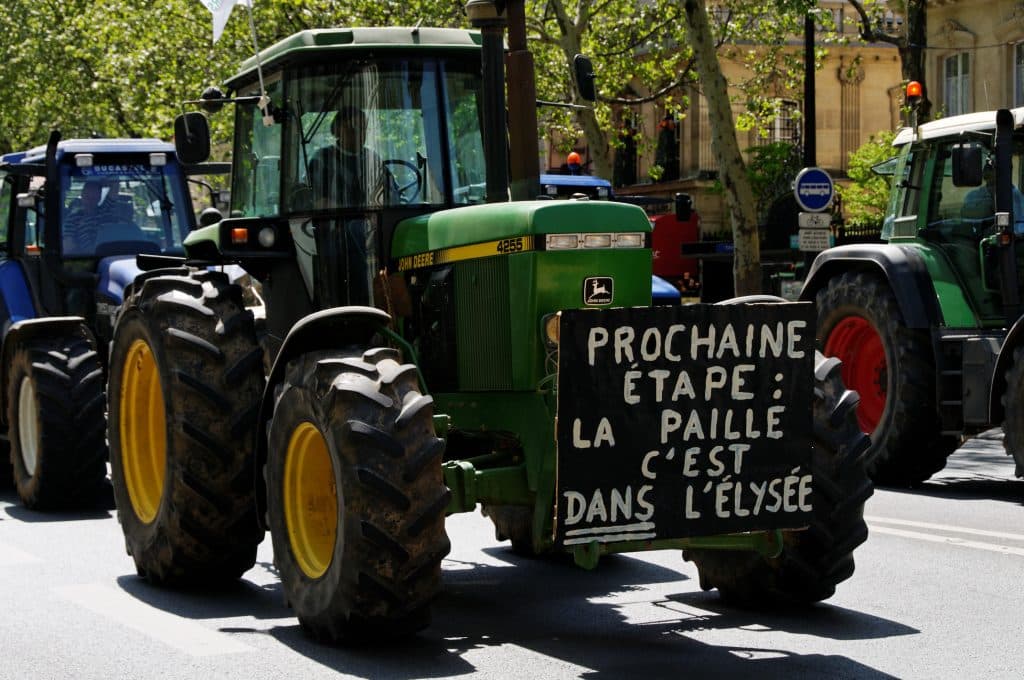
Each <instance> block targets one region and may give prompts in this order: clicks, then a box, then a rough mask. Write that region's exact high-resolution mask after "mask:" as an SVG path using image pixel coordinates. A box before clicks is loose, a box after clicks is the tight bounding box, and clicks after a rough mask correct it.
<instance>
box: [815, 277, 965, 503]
mask: <svg viewBox="0 0 1024 680" xmlns="http://www.w3.org/2000/svg"><path fill="white" fill-rule="evenodd" d="M817 307H818V330H817V338H818V342H819V344H820V347H821V348H822V352H823V353H824V354H825V355H826V356H834V357H836V358H838V359H839V360H840V361H842V362H843V382H844V383H845V384H846V386H847V387H848V388H850V389H851V390H856V391H857V392H858V393H859V394H860V406H859V407H858V409H857V419H858V421H859V423H860V427H861V429H862V430H863V431H864V432H867V433H868V434H869V435H871V449H870V452H869V453H868V474H870V475H871V477H872V479H874V480H875V482H876V483H879V484H892V485H896V486H912V485H915V484H919V483H921V482H923V481H925V480H927V479H928V478H929V477H931V476H932V475H933V474H935V473H936V472H938V471H939V470H941V469H942V468H943V467H945V466H946V459H947V458H948V457H949V455H950V454H951V453H953V451H955V450H956V447H957V443H958V442H957V438H956V437H951V436H949V435H942V434H940V429H941V427H940V423H939V415H938V408H937V405H936V392H935V359H934V356H933V353H932V346H931V340H930V338H929V336H928V334H927V332H925V331H923V330H919V329H911V328H907V326H906V324H905V323H904V321H903V315H902V314H901V313H900V309H899V304H898V303H897V302H896V296H895V295H894V294H893V292H892V290H891V289H890V288H889V285H888V284H887V283H886V282H885V281H883V280H881V279H880V278H879V277H877V276H874V275H872V274H868V273H863V272H860V273H858V272H846V273H844V274H842V275H840V276H837V277H835V278H833V279H831V280H830V281H829V282H828V286H827V287H825V288H823V289H821V290H820V291H818V295H817Z"/></svg>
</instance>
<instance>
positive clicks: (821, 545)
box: [683, 353, 874, 606]
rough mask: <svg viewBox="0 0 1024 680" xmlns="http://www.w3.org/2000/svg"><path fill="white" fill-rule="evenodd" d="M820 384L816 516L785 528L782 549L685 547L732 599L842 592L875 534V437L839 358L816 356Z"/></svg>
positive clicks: (709, 582)
mask: <svg viewBox="0 0 1024 680" xmlns="http://www.w3.org/2000/svg"><path fill="white" fill-rule="evenodd" d="M814 376H815V387H814V446H813V453H812V460H811V468H812V470H811V471H812V474H813V475H814V489H815V500H814V518H813V520H812V522H811V525H810V527H808V528H807V529H805V530H803V531H786V532H783V544H782V553H781V554H780V555H779V556H777V557H774V558H766V557H763V556H761V555H759V554H758V553H754V552H740V551H728V550H686V551H684V552H683V556H684V558H685V559H687V560H691V561H693V562H694V563H695V564H696V565H697V570H698V572H699V574H700V585H701V588H703V589H704V590H710V589H712V588H717V589H718V591H719V593H721V595H722V598H723V599H724V600H726V601H728V602H731V603H734V604H737V605H745V606H760V605H763V604H809V603H813V602H820V601H821V600H825V599H827V598H829V597H831V596H832V595H833V594H834V593H835V589H836V585H837V584H839V583H840V582H842V581H844V580H846V579H847V578H849V577H850V576H851V575H852V574H853V568H854V563H853V550H854V548H856V547H857V546H858V545H860V544H861V543H863V542H864V541H865V540H866V539H867V537H868V528H867V525H866V524H865V522H864V503H865V501H867V499H868V498H869V497H870V496H871V494H872V492H873V490H874V489H873V487H872V485H871V480H870V479H869V478H868V476H867V472H866V470H865V458H866V453H867V451H868V447H869V440H868V437H867V436H866V435H865V434H864V433H863V432H861V431H860V428H859V427H858V425H857V419H856V409H857V402H858V400H857V396H856V393H854V392H851V391H849V390H847V389H846V388H845V387H844V386H843V382H842V379H841V377H840V362H839V361H838V360H837V359H834V358H830V359H826V358H825V357H824V356H822V355H821V354H820V353H816V360H815V370H814Z"/></svg>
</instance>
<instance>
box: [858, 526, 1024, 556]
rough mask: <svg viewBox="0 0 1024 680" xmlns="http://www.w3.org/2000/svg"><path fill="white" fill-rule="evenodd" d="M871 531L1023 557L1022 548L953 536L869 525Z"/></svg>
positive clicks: (1023, 549) (1023, 551)
mask: <svg viewBox="0 0 1024 680" xmlns="http://www.w3.org/2000/svg"><path fill="white" fill-rule="evenodd" d="M871 531H872V532H873V533H876V534H888V535H890V536H900V537H902V538H913V539H917V540H919V541H929V542H931V543H945V544H947V545H954V546H956V547H958V548H973V549H975V550H987V551H989V552H995V553H1001V554H1003V555H1017V556H1019V557H1024V548H1015V547H1013V546H1009V545H999V544H998V543H983V542H982V541H967V540H964V539H962V538H955V537H953V536H939V535H938V534H926V533H922V532H920V531H904V530H903V529H892V528H890V527H881V526H878V525H875V524H873V525H871Z"/></svg>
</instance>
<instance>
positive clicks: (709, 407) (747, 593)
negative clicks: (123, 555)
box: [108, 6, 871, 641]
mask: <svg viewBox="0 0 1024 680" xmlns="http://www.w3.org/2000/svg"><path fill="white" fill-rule="evenodd" d="M493 9H494V8H493V6H492V7H491V10H492V15H493ZM495 20H496V21H500V17H499V18H497V19H495ZM491 29H493V24H488V26H487V27H485V28H484V30H483V31H481V32H477V31H464V30H454V29H433V28H424V27H415V28H339V29H328V30H310V31H303V32H301V33H298V34H296V35H293V36H291V37H289V38H286V39H284V40H283V41H281V42H279V43H277V44H275V45H273V46H271V47H268V48H266V49H265V50H263V51H262V53H260V54H259V55H258V59H255V58H254V59H252V60H251V61H249V62H247V63H245V64H244V65H243V67H242V69H241V71H240V72H239V73H238V74H237V75H235V76H234V77H233V78H231V79H229V80H228V81H227V83H226V85H227V90H228V93H229V94H230V95H231V96H227V95H224V94H218V93H214V92H208V93H207V95H206V97H204V99H203V100H202V102H201V103H202V105H203V106H204V107H205V108H207V109H215V108H217V107H218V106H220V105H223V104H225V103H231V104H232V105H233V107H234V115H235V119H234V125H235V136H234V139H235V143H234V151H233V157H232V164H233V165H232V187H231V208H230V216H229V217H228V218H227V219H224V220H223V221H221V222H220V223H219V224H215V225H212V226H209V227H206V228H201V229H199V230H197V231H195V232H194V233H192V234H191V235H190V236H189V237H188V239H187V240H186V244H185V247H186V257H185V258H184V259H182V260H181V261H180V262H178V263H170V262H168V260H166V259H163V258H154V257H152V256H140V257H139V264H140V266H142V267H143V268H145V269H147V270H148V271H146V272H145V273H143V274H141V275H140V276H139V277H138V278H137V279H136V280H135V282H134V283H133V284H132V286H131V287H130V290H129V291H128V294H127V296H126V300H125V304H124V305H123V307H122V308H121V311H120V314H119V317H118V320H117V325H116V328H115V332H114V340H113V345H112V350H111V358H110V361H111V373H110V381H109V389H108V392H109V396H110V405H109V412H110V418H109V438H110V446H111V464H112V468H113V481H114V490H115V497H116V501H117V506H118V516H119V519H120V522H121V525H122V529H123V531H124V534H125V540H126V545H127V549H128V552H129V553H130V554H131V556H132V557H133V559H134V561H135V566H136V569H137V571H138V573H139V574H141V575H143V576H145V577H146V578H147V579H149V580H150V581H152V582H154V583H158V584H164V585H187V584H195V583H200V584H208V583H210V582H216V581H220V580H224V579H234V578H237V577H239V576H240V575H242V574H243V573H244V572H245V571H246V570H248V569H249V568H250V567H251V566H252V565H253V563H254V559H255V554H256V548H257V544H258V543H259V542H260V541H261V540H262V537H263V535H264V532H265V530H267V529H269V531H270V535H271V539H272V541H273V546H274V560H275V563H276V566H277V569H278V572H279V574H280V577H281V580H282V582H283V586H284V591H285V594H286V598H287V601H288V602H289V604H290V606H291V607H292V608H293V609H294V611H295V613H296V615H297V616H298V619H299V622H300V623H301V625H302V626H303V628H304V629H305V630H306V631H307V632H308V633H310V634H311V635H313V636H314V637H317V638H319V639H323V640H328V641H335V640H339V639H342V638H346V637H353V636H355V637H360V636H362V637H382V636H391V635H397V634H402V633H407V632H409V631H412V630H416V629H418V628H421V627H422V626H424V625H425V624H426V623H427V616H428V611H429V605H430V602H431V600H432V599H433V598H434V596H435V595H436V594H437V593H438V591H439V589H440V587H441V562H442V559H443V558H444V556H445V555H446V554H447V553H448V551H449V539H448V537H447V535H446V532H445V523H444V520H445V516H446V515H447V514H451V513H455V512H466V511H471V510H474V509H475V508H477V507H480V508H481V509H482V511H483V512H484V513H485V514H486V515H487V516H488V517H490V519H491V520H492V521H493V523H494V525H495V528H496V531H497V534H498V536H499V537H500V538H503V539H507V540H510V541H511V542H512V547H513V548H514V549H516V550H518V551H521V552H524V553H529V554H543V553H555V552H563V553H569V554H571V555H572V556H573V557H574V558H575V560H576V562H577V563H579V564H580V565H582V566H585V567H594V566H595V565H596V564H597V562H598V560H599V558H600V556H601V555H604V554H607V553H613V552H624V551H636V550H650V549H664V548H675V549H680V550H684V551H685V552H684V555H685V557H686V558H687V559H690V560H693V561H695V562H696V564H697V567H698V569H699V570H700V574H701V583H702V584H703V586H704V587H705V588H714V587H717V588H718V589H719V590H720V591H721V592H722V593H723V595H726V596H728V597H730V598H732V599H734V600H736V601H738V602H759V601H765V600H768V601H773V600H782V601H788V602H794V601H795V602H814V601H818V600H821V599H824V598H827V597H829V596H830V595H831V594H832V593H833V591H834V589H835V586H836V584H837V583H838V582H840V581H842V580H844V579H846V578H847V577H849V576H850V575H851V573H852V572H853V557H852V551H853V549H854V548H855V547H856V546H857V545H859V544H860V543H861V542H862V541H863V540H864V539H865V538H866V528H865V524H864V521H863V504H864V501H865V499H866V498H867V497H868V496H869V495H870V493H871V485H870V482H869V481H868V479H867V476H866V474H865V471H864V467H863V453H864V451H865V450H866V447H867V440H866V438H865V437H864V436H863V434H862V433H861V432H860V431H859V430H858V428H857V426H856V422H855V420H854V411H855V408H856V403H857V397H856V395H855V394H854V393H852V392H849V391H846V390H845V388H844V387H843V386H842V383H841V381H840V380H839V362H838V361H835V360H825V359H824V358H822V357H820V356H819V357H818V358H817V360H816V358H815V355H814V349H813V323H814V321H813V306H812V305H809V304H806V303H802V304H801V303H789V304H774V303H767V304H735V305H723V306H700V305H694V306H691V307H683V306H675V307H652V306H651V305H650V303H651V285H650V281H651V250H650V223H649V221H648V219H647V217H646V216H645V214H644V212H643V210H641V209H640V208H638V207H636V206H630V205H623V204H616V203H608V202H597V201H515V202H510V201H509V200H508V196H509V189H508V186H509V183H508V179H507V174H505V173H504V172H503V171H504V169H505V164H506V163H507V161H506V157H505V155H504V154H505V153H506V147H505V139H506V137H505V127H504V122H502V123H501V124H500V126H495V125H494V123H493V122H492V121H495V120H501V118H500V115H501V114H502V113H503V112H504V103H503V102H504V68H502V66H501V65H502V58H503V55H502V41H501V32H500V30H499V31H497V32H495V31H494V30H491ZM261 71H262V78H261V77H260V76H261ZM481 74H484V75H483V76H482V75H481ZM510 77H511V78H515V77H521V76H517V75H516V74H514V73H513V74H512V75H511V76H510ZM529 77H532V73H531V74H530V75H529ZM261 81H262V83H264V84H265V88H266V92H265V94H264V93H263V92H262V91H261ZM496 116H497V117H496ZM339 117H342V118H340V119H339ZM336 120H337V122H336ZM346 126H347V128H348V129H347V130H346V129H345V128H346ZM353 133H362V135H363V136H362V138H361V140H360V142H359V144H357V145H352V144H351V139H348V140H342V139H341V138H342V136H344V135H351V134H353ZM510 134H511V138H512V143H513V144H515V140H516V139H517V137H516V135H515V133H510ZM529 134H531V135H535V128H534V129H533V130H530V132H529ZM175 138H176V141H177V143H178V145H179V152H180V153H181V154H183V155H184V157H186V158H188V159H191V160H198V159H200V158H202V157H205V155H206V153H207V152H208V146H209V139H208V133H207V127H206V119H205V117H204V115H203V114H202V113H201V112H199V111H192V112H188V113H186V114H184V115H183V117H182V118H180V119H179V120H178V122H177V124H176V134H175ZM335 145H338V146H341V147H344V148H338V149H335ZM485 149H487V151H485ZM345 154H348V156H347V157H346V156H345ZM332 156H333V158H334V160H335V161H338V160H340V161H341V162H342V163H349V164H350V167H349V168H346V167H341V168H336V169H335V170H333V171H328V172H325V170H324V168H325V167H327V166H326V165H325V163H326V162H327V161H328V160H330V159H331V157H332ZM351 167H354V168H356V171H351ZM332 173H333V174H332ZM325 177H326V179H324V178H325ZM225 263H238V264H241V266H243V267H244V268H245V269H246V271H248V272H250V273H251V274H252V275H253V277H254V278H255V279H257V280H258V281H259V282H260V283H261V285H262V299H263V300H264V302H265V308H264V309H262V310H254V309H251V308H249V307H247V306H246V303H245V302H244V300H243V298H242V295H241V291H240V289H239V288H238V287H237V286H235V285H232V284H231V283H229V282H228V280H227V279H226V277H225V276H224V275H222V274H220V273H219V272H217V271H211V270H210V269H209V268H210V267H211V266H214V265H221V264H225ZM169 264H174V266H168V265H169ZM744 302H754V301H749V300H748V301H744ZM254 312H256V314H255V316H260V317H262V316H263V315H264V313H265V325H264V324H261V325H260V326H259V327H257V325H256V324H255V323H254ZM265 365H267V366H270V367H271V368H270V369H269V371H265V370H264V366H265Z"/></svg>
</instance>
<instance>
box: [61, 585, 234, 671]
mask: <svg viewBox="0 0 1024 680" xmlns="http://www.w3.org/2000/svg"><path fill="white" fill-rule="evenodd" d="M55 591H56V592H57V594H58V595H60V596H62V597H64V598H66V599H68V600H71V601H72V602H74V603H75V604H78V605H81V606H82V607H85V608H86V609H89V610H91V611H93V612H96V613H97V614H101V615H103V616H106V617H107V618H109V619H112V620H114V621H116V622H117V623H120V624H122V625H124V626H127V627H128V628H131V629H133V630H136V631H138V632H140V633H143V634H144V635H146V636H147V637H149V638H151V639H153V640H156V641H158V642H162V643H164V644H166V645H169V646H171V647H174V648H175V649H178V650H180V651H182V652H185V653H187V654H191V655H192V656H215V655H219V654H234V653H238V652H251V651H253V648H252V647H249V646H248V645H244V644H242V643H241V642H239V641H238V640H236V639H235V638H234V637H232V636H231V635H228V634H227V633H221V632H219V631H216V630H211V629H209V628H207V627H205V626H203V625H202V624H199V623H196V622H195V621H192V620H189V619H186V618H183V617H181V616H176V615H175V614H171V613H169V612H165V611H161V610H159V609H157V608H155V607H153V606H152V605H148V604H146V603H145V602H142V601H141V600H138V599H136V598H134V597H132V596H131V595H129V594H128V593H126V592H124V591H123V590H120V589H118V588H111V587H108V586H104V585H101V584H98V583H92V584H88V583H87V584H82V585H74V586H63V587H60V588H56V589H55Z"/></svg>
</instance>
